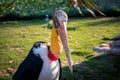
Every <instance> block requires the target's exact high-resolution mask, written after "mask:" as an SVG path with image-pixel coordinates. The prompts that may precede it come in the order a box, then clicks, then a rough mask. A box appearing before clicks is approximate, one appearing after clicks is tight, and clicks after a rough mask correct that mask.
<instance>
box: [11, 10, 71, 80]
mask: <svg viewBox="0 0 120 80" xmlns="http://www.w3.org/2000/svg"><path fill="white" fill-rule="evenodd" d="M67 20H68V16H67V14H66V13H65V12H64V11H62V10H56V11H55V12H54V13H53V28H52V34H51V44H50V46H48V45H47V44H46V43H44V42H36V43H34V44H33V47H32V48H31V50H30V52H29V54H28V56H27V57H26V58H25V60H24V61H23V62H22V63H21V64H20V66H19V68H18V69H17V71H16V73H15V74H14V76H13V80H59V79H60V76H61V65H60V60H59V58H60V56H61V52H62V45H63V47H64V50H65V52H66V57H67V61H68V65H69V69H70V71H71V72H72V64H71V56H70V51H69V46H68V40H67V30H66V23H67Z"/></svg>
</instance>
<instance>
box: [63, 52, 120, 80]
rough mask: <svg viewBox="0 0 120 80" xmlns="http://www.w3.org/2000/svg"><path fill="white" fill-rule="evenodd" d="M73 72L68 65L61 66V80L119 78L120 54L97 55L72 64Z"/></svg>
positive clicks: (115, 79) (112, 79) (105, 79)
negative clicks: (71, 72)
mask: <svg viewBox="0 0 120 80" xmlns="http://www.w3.org/2000/svg"><path fill="white" fill-rule="evenodd" d="M73 71H74V72H73V74H70V72H69V70H68V67H63V68H62V79H61V80H119V76H120V55H115V54H109V55H106V56H98V57H94V58H91V59H89V60H87V61H84V62H82V63H80V64H76V65H73Z"/></svg>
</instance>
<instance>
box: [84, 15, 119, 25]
mask: <svg viewBox="0 0 120 80" xmlns="http://www.w3.org/2000/svg"><path fill="white" fill-rule="evenodd" d="M118 22H120V17H118V18H115V17H114V18H111V19H108V20H106V19H103V20H101V21H100V20H99V21H95V22H90V23H87V24H86V25H87V26H96V25H103V24H108V25H110V24H112V23H118Z"/></svg>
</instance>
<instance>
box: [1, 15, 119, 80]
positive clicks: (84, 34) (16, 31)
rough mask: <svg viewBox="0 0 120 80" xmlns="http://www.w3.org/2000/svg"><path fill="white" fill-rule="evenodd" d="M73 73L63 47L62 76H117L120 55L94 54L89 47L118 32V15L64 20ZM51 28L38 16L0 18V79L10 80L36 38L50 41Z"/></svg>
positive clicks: (96, 79) (65, 79)
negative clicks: (66, 21) (33, 17)
mask: <svg viewBox="0 0 120 80" xmlns="http://www.w3.org/2000/svg"><path fill="white" fill-rule="evenodd" d="M67 29H68V41H69V46H70V51H71V54H72V60H73V62H74V65H73V68H74V73H73V74H70V73H69V71H68V67H67V65H66V57H65V54H64V51H63V54H62V56H61V60H62V66H63V67H62V73H63V74H62V80H120V79H119V78H120V77H119V76H120V71H119V70H120V55H114V54H110V55H107V56H102V57H100V56H98V53H96V52H94V51H93V47H95V46H96V45H98V44H99V43H101V42H105V41H103V40H102V38H104V37H113V36H115V35H117V34H120V17H117V18H116V17H104V18H103V17H98V18H91V17H87V18H75V19H72V18H70V19H69V22H68V24H67ZM50 35H51V29H50V28H47V24H46V23H45V22H44V21H42V20H30V21H6V22H0V80H11V77H12V75H13V73H14V72H15V70H16V69H17V67H18V65H19V64H20V63H21V62H22V60H24V58H25V57H26V55H27V53H28V52H29V50H30V49H31V47H32V44H33V43H34V42H36V41H45V42H50V38H51V36H50Z"/></svg>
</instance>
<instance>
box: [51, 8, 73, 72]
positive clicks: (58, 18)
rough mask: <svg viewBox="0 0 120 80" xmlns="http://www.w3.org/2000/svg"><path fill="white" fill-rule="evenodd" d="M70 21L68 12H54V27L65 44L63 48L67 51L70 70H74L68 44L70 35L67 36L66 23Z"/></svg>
mask: <svg viewBox="0 0 120 80" xmlns="http://www.w3.org/2000/svg"><path fill="white" fill-rule="evenodd" d="M67 21H68V16H67V14H66V13H65V12H64V11H62V10H57V11H55V12H54V14H53V24H54V28H55V29H56V31H57V33H58V35H59V36H60V39H61V42H62V44H63V48H64V50H65V53H66V57H67V61H68V66H69V69H70V72H72V71H73V70H72V61H71V54H70V50H69V46H68V37H67V29H66V23H67Z"/></svg>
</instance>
